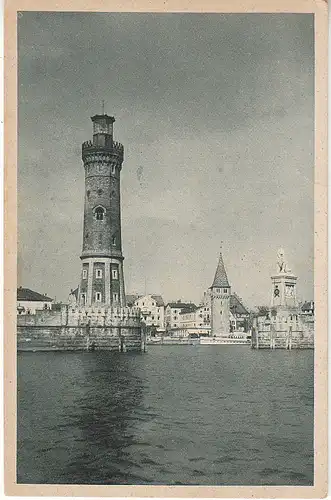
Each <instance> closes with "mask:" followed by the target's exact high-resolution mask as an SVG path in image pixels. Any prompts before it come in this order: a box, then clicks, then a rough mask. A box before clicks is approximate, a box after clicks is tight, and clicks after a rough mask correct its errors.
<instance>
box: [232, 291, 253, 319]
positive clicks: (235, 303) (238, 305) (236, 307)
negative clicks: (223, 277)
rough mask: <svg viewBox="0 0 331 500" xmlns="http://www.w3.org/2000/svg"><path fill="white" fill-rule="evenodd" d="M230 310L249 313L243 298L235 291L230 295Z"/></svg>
mask: <svg viewBox="0 0 331 500" xmlns="http://www.w3.org/2000/svg"><path fill="white" fill-rule="evenodd" d="M230 310H231V312H232V313H235V314H249V312H248V311H247V309H246V307H245V306H244V305H243V303H242V301H241V299H240V298H239V297H238V295H236V294H235V293H234V294H232V295H231V297H230Z"/></svg>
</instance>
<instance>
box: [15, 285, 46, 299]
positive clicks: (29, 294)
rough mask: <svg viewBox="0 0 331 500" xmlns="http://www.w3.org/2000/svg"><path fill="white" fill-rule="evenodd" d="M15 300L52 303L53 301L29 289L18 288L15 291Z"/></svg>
mask: <svg viewBox="0 0 331 500" xmlns="http://www.w3.org/2000/svg"><path fill="white" fill-rule="evenodd" d="M17 300H28V301H31V302H53V299H51V298H50V297H48V296H47V295H42V294H41V293H38V292H34V291H33V290H30V288H23V287H21V286H20V287H19V288H18V289H17Z"/></svg>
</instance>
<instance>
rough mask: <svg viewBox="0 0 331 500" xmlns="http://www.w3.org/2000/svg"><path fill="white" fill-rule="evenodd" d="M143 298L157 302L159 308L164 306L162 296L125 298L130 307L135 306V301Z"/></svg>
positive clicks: (131, 296)
mask: <svg viewBox="0 0 331 500" xmlns="http://www.w3.org/2000/svg"><path fill="white" fill-rule="evenodd" d="M142 297H152V299H154V300H155V302H156V305H157V306H164V300H163V298H162V296H161V295H151V294H147V295H134V294H132V295H126V296H125V298H126V303H127V305H128V306H130V305H134V303H135V301H136V300H138V299H141V298H142Z"/></svg>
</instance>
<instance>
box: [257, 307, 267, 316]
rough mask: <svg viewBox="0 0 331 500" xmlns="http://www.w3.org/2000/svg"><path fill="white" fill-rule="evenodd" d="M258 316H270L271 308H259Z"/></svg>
mask: <svg viewBox="0 0 331 500" xmlns="http://www.w3.org/2000/svg"><path fill="white" fill-rule="evenodd" d="M257 309H258V316H268V315H269V312H270V310H269V307H267V306H258V308H257Z"/></svg>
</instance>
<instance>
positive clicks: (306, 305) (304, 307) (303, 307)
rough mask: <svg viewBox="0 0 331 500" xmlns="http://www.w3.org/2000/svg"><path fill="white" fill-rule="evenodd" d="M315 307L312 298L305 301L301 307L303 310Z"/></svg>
mask: <svg viewBox="0 0 331 500" xmlns="http://www.w3.org/2000/svg"><path fill="white" fill-rule="evenodd" d="M313 309H314V302H313V301H311V300H309V301H308V302H305V303H304V304H303V305H302V307H301V310H302V311H312V310H313Z"/></svg>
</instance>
